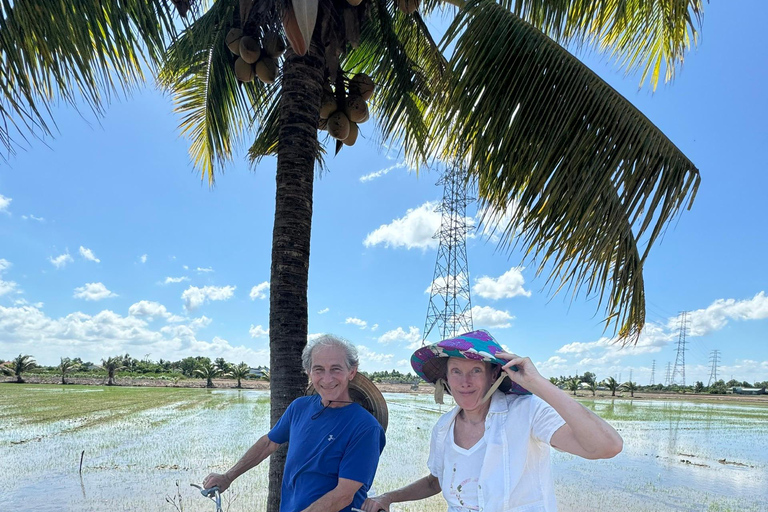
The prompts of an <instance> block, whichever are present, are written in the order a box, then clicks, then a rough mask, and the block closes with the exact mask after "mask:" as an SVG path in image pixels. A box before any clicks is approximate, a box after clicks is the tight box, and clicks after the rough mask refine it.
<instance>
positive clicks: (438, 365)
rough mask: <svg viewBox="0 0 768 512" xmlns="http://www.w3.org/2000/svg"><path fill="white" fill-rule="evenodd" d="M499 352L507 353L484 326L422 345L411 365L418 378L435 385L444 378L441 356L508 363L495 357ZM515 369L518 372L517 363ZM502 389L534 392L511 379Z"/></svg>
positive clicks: (506, 381)
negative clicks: (483, 328)
mask: <svg viewBox="0 0 768 512" xmlns="http://www.w3.org/2000/svg"><path fill="white" fill-rule="evenodd" d="M499 352H504V349H503V348H501V345H499V344H498V342H497V341H496V340H495V339H493V336H491V334H490V333H489V332H488V331H486V330H482V329H481V330H477V331H472V332H468V333H465V334H461V335H459V336H456V337H454V338H448V339H445V340H442V341H439V342H437V343H435V344H433V345H427V346H424V347H421V348H420V349H418V350H416V352H414V353H413V355H412V356H411V367H413V370H414V371H415V372H416V374H417V375H418V376H419V377H421V378H422V379H424V380H425V381H427V382H429V383H431V384H434V383H435V382H437V379H439V378H445V367H444V365H443V364H442V361H441V360H439V359H438V358H449V357H463V358H465V359H474V360H476V361H485V362H488V363H493V364H498V365H505V364H507V361H506V360H504V359H499V358H497V357H496V354H498V353H499ZM512 369H513V370H515V371H517V368H516V367H514V366H513V367H512ZM499 389H501V390H502V391H504V392H505V393H508V394H509V393H514V394H517V395H530V394H531V393H530V391H528V390H526V389H525V388H523V387H522V386H520V385H519V384H517V383H516V382H512V381H511V380H510V379H505V380H504V383H503V384H502V385H501V386H500V388H499Z"/></svg>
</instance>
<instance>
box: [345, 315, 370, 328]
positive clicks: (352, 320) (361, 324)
mask: <svg viewBox="0 0 768 512" xmlns="http://www.w3.org/2000/svg"><path fill="white" fill-rule="evenodd" d="M344 323H345V324H352V325H356V326H358V327H359V328H361V329H365V328H366V327H367V326H368V322H366V321H365V320H360V319H359V318H352V317H350V318H347V319H346V320H345V321H344Z"/></svg>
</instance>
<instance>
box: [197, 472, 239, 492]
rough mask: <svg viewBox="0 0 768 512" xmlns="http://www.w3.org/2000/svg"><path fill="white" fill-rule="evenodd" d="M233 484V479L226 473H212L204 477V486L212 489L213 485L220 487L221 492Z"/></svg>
mask: <svg viewBox="0 0 768 512" xmlns="http://www.w3.org/2000/svg"><path fill="white" fill-rule="evenodd" d="M230 485H232V480H230V479H229V477H228V476H227V475H226V473H225V474H223V475H222V474H219V473H211V474H210V475H208V476H207V477H205V478H204V479H203V487H205V488H206V489H210V488H211V487H218V488H219V492H224V491H226V490H227V489H228V488H229V486H230Z"/></svg>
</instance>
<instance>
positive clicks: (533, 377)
mask: <svg viewBox="0 0 768 512" xmlns="http://www.w3.org/2000/svg"><path fill="white" fill-rule="evenodd" d="M495 355H496V357H497V358H499V359H506V360H507V361H508V362H507V364H505V365H504V366H502V367H501V368H502V369H503V370H504V371H505V372H506V373H507V375H509V378H510V379H512V382H516V383H518V384H520V385H521V386H523V387H524V388H526V389H529V386H531V384H534V383H535V382H536V381H537V380H538V379H543V377H542V376H541V374H540V373H539V370H537V369H536V366H534V364H533V361H531V358H530V357H520V356H518V355H517V354H510V353H509V352H498V353H496V354H495ZM513 366H515V367H517V371H515V370H514V369H513V368H512V367H513Z"/></svg>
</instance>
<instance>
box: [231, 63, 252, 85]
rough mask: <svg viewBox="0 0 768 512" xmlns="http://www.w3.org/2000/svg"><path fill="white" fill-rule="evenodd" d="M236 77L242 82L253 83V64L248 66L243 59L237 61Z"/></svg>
mask: <svg viewBox="0 0 768 512" xmlns="http://www.w3.org/2000/svg"><path fill="white" fill-rule="evenodd" d="M235 76H236V77H237V79H238V80H240V81H241V82H252V81H253V64H248V63H247V62H245V61H244V60H243V58H242V57H238V58H237V60H236V61H235Z"/></svg>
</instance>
